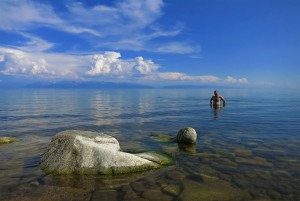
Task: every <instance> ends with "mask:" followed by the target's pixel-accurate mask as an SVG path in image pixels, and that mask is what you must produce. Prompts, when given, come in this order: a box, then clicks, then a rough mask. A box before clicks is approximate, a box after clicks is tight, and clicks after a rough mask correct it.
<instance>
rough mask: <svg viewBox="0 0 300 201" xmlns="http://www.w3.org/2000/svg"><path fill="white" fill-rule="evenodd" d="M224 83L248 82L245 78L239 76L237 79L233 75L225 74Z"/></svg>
mask: <svg viewBox="0 0 300 201" xmlns="http://www.w3.org/2000/svg"><path fill="white" fill-rule="evenodd" d="M225 82H226V83H230V84H237V83H238V84H247V83H248V79H247V78H239V79H236V78H234V77H231V76H227V78H226V80H225Z"/></svg>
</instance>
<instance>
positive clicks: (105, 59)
mask: <svg viewBox="0 0 300 201" xmlns="http://www.w3.org/2000/svg"><path fill="white" fill-rule="evenodd" d="M120 57H121V54H120V53H118V52H105V53H104V54H97V55H93V56H91V59H92V66H91V69H90V70H88V71H87V72H86V74H87V75H90V76H97V75H118V76H133V75H140V76H142V75H147V74H151V73H154V72H155V71H156V70H157V69H158V65H157V64H155V63H154V62H153V61H151V60H144V58H143V57H136V58H135V59H128V60H122V59H120Z"/></svg>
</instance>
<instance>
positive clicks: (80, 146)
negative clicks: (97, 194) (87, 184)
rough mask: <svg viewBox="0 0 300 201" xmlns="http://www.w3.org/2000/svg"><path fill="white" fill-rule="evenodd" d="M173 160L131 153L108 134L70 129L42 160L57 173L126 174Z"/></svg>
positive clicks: (57, 137)
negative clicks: (125, 150)
mask: <svg viewBox="0 0 300 201" xmlns="http://www.w3.org/2000/svg"><path fill="white" fill-rule="evenodd" d="M168 163H171V159H170V158H169V157H167V156H164V155H162V154H160V153H158V152H146V153H139V154H131V153H125V152H122V151H120V145H119V142H118V141H117V140H116V139H115V138H113V137H111V136H109V135H106V134H102V133H97V132H90V131H77V130H68V131H63V132H60V133H58V134H56V135H55V136H54V137H53V138H52V140H51V142H50V144H49V146H48V148H47V150H46V152H45V153H44V154H43V155H42V158H41V162H40V165H41V168H42V169H43V170H44V171H45V172H47V173H57V174H72V173H79V174H108V175H113V174H124V173H130V172H138V171H143V170H148V169H154V168H159V167H161V166H162V165H165V164H168Z"/></svg>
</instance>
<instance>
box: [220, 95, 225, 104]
mask: <svg viewBox="0 0 300 201" xmlns="http://www.w3.org/2000/svg"><path fill="white" fill-rule="evenodd" d="M220 99H221V101H223V106H225V105H226V100H225V99H224V98H223V96H220Z"/></svg>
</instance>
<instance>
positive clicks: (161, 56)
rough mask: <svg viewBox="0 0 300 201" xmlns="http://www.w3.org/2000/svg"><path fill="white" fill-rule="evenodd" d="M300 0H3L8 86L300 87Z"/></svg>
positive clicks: (0, 47) (1, 77)
mask: <svg viewBox="0 0 300 201" xmlns="http://www.w3.org/2000/svg"><path fill="white" fill-rule="evenodd" d="M299 10H300V1H298V0H186V1H183V0H165V1H163V0H126V1H125V0H124V1H123V0H118V1H116V0H89V1H88V0H85V1H83V0H82V1H75V0H39V1H35V0H0V85H14V84H16V85H17V84H19V83H27V82H36V81H47V82H48V81H49V82H52V81H66V80H67V81H69V80H76V81H113V82H133V83H142V84H149V85H157V84H162V85H165V84H197V85H226V86H227V85H228V86H231V85H234V86H237V85H238V86H258V87H260V86H276V87H277V86H283V87H286V86H291V87H295V86H300V81H299V75H300V12H299Z"/></svg>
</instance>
